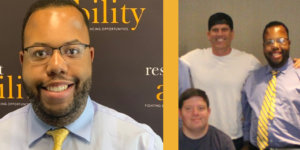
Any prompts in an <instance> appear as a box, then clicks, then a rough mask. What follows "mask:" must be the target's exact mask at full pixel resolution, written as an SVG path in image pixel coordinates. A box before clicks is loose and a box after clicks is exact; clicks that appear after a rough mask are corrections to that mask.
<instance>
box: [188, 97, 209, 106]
mask: <svg viewBox="0 0 300 150" xmlns="http://www.w3.org/2000/svg"><path fill="white" fill-rule="evenodd" d="M204 104H206V102H205V100H204V99H203V97H201V96H192V97H190V98H188V99H186V100H185V101H184V102H183V106H185V105H204Z"/></svg>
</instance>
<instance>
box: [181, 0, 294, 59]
mask: <svg viewBox="0 0 300 150" xmlns="http://www.w3.org/2000/svg"><path fill="white" fill-rule="evenodd" d="M216 12H225V13H227V14H229V15H230V16H231V17H232V19H233V23H234V32H235V38H234V40H233V42H232V47H234V48H237V49H240V50H243V51H246V52H248V53H252V54H254V55H255V56H256V57H257V58H258V59H259V60H260V61H261V62H262V63H263V64H265V63H266V61H265V58H264V56H263V53H262V31H263V29H264V26H265V25H266V24H267V23H268V22H270V21H273V20H278V21H282V22H283V23H285V24H286V25H287V27H288V28H289V31H290V40H291V42H292V44H291V49H290V50H291V52H290V56H291V57H300V0H179V56H181V55H183V54H185V53H187V52H188V51H190V50H192V49H195V48H205V47H209V46H210V43H209V41H208V40H207V37H206V33H207V30H208V27H207V26H208V25H207V24H208V18H209V17H210V15H212V14H214V13H216Z"/></svg>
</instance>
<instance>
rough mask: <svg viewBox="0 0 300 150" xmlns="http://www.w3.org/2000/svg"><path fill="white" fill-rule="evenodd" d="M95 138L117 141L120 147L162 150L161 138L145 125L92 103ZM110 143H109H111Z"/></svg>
mask: <svg viewBox="0 0 300 150" xmlns="http://www.w3.org/2000/svg"><path fill="white" fill-rule="evenodd" d="M93 105H94V108H95V116H94V120H93V126H94V128H93V133H94V135H95V138H99V139H101V138H102V137H106V138H107V139H111V140H113V141H115V140H117V141H116V142H119V143H120V145H126V144H127V145H139V146H140V147H144V148H146V147H151V148H152V149H155V150H162V147H163V146H162V140H161V138H160V137H159V136H158V135H157V134H156V133H155V132H154V131H153V130H152V129H151V128H150V127H149V126H148V125H146V124H142V123H138V122H137V121H135V120H134V119H132V118H131V117H129V116H128V115H126V114H124V113H120V112H118V111H116V110H114V109H112V108H109V107H106V106H103V105H101V104H98V103H96V102H94V101H93ZM113 141H110V142H113Z"/></svg>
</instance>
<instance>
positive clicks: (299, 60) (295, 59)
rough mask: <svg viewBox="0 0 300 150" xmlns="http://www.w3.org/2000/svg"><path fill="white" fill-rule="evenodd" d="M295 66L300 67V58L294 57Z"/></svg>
mask: <svg viewBox="0 0 300 150" xmlns="http://www.w3.org/2000/svg"><path fill="white" fill-rule="evenodd" d="M293 62H294V68H300V58H294V59H293Z"/></svg>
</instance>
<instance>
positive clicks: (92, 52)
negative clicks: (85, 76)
mask: <svg viewBox="0 0 300 150" xmlns="http://www.w3.org/2000/svg"><path fill="white" fill-rule="evenodd" d="M90 56H91V60H92V62H93V61H94V57H95V50H94V47H90Z"/></svg>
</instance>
